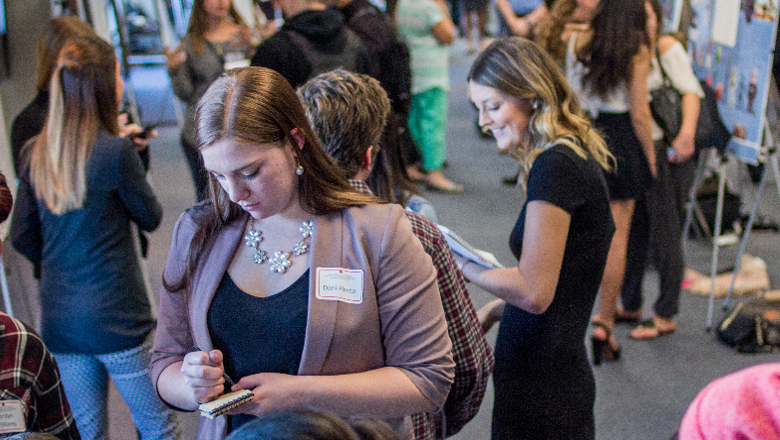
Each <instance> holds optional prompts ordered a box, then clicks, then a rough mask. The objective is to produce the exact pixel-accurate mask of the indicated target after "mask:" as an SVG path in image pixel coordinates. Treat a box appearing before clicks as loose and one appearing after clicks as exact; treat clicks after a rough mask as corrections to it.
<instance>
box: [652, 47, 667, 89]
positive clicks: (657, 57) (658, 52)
mask: <svg viewBox="0 0 780 440" xmlns="http://www.w3.org/2000/svg"><path fill="white" fill-rule="evenodd" d="M655 62H657V63H658V68H659V69H661V76H662V77H663V79H664V84H666V85H669V83H670V82H671V81H670V80H669V76H668V75H666V70H664V65H663V64H662V63H661V50H660V49H659V48H658V44H657V43H656V45H655Z"/></svg>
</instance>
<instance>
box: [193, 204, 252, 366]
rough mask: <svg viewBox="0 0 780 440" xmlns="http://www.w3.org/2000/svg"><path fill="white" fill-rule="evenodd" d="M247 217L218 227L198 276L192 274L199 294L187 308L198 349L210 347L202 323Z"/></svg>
mask: <svg viewBox="0 0 780 440" xmlns="http://www.w3.org/2000/svg"><path fill="white" fill-rule="evenodd" d="M248 219H249V216H248V215H246V216H244V217H243V218H240V219H238V220H236V221H234V222H231V223H230V224H228V225H227V226H225V228H224V229H222V232H221V233H220V234H219V236H217V238H216V240H215V241H214V246H213V247H212V248H211V251H210V252H208V253H207V257H206V260H205V261H204V262H203V266H202V269H201V270H200V272H199V276H198V277H197V278H196V285H195V286H193V291H195V292H200V293H201V295H202V296H199V297H198V298H197V299H196V300H195V301H192V308H191V310H190V322H193V323H197V324H194V325H192V329H193V339H194V342H195V344H196V345H197V346H198V348H200V349H201V350H204V351H207V352H208V351H210V350H213V349H214V346H213V345H212V343H211V337H210V336H209V331H208V325H207V324H206V319H207V315H208V311H209V306H210V305H211V300H212V299H213V298H214V294H215V293H216V291H217V287H218V286H219V283H220V282H221V281H222V277H223V276H224V275H225V272H227V269H228V266H229V265H230V261H231V259H232V258H233V252H234V251H235V250H236V247H237V246H238V242H239V241H240V240H241V239H242V235H243V232H244V228H245V226H246V222H247V221H248Z"/></svg>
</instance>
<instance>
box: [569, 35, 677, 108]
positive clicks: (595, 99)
mask: <svg viewBox="0 0 780 440" xmlns="http://www.w3.org/2000/svg"><path fill="white" fill-rule="evenodd" d="M578 34H579V32H574V33H572V36H571V38H569V45H568V48H567V50H566V80H567V81H568V82H569V86H570V87H571V89H572V90H573V91H574V93H576V94H577V95H578V96H579V98H580V104H581V105H582V107H583V109H585V110H587V111H589V112H590V114H591V116H592V117H593V119H596V118H597V117H598V115H599V113H626V112H628V110H629V109H630V106H631V103H630V101H629V95H628V84H626V82H625V81H623V82H622V83H620V84H619V85H618V86H617V87H615V88H614V89H612V91H611V92H610V93H609V94H608V95H607V96H606V97H601V96H598V95H596V94H595V93H593V91H592V90H590V87H587V88H586V87H584V86H583V84H582V77H583V76H585V74H586V73H587V71H588V69H586V68H585V66H584V65H583V64H582V62H581V61H580V60H579V59H577V54H576V53H575V51H574V48H575V47H576V41H577V35H578ZM664 68H666V65H665V64H664Z"/></svg>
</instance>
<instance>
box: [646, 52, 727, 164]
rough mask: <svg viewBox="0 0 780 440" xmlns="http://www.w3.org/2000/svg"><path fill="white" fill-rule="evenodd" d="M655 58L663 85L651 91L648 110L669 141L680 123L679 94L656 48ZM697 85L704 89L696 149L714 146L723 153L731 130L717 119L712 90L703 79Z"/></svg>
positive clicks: (715, 102) (677, 130)
mask: <svg viewBox="0 0 780 440" xmlns="http://www.w3.org/2000/svg"><path fill="white" fill-rule="evenodd" d="M656 59H657V60H658V67H659V68H660V69H661V75H662V76H663V86H661V87H660V88H658V89H656V90H653V91H651V92H650V95H651V96H652V98H653V100H652V101H651V102H650V111H651V112H652V114H653V119H654V120H655V122H656V124H658V126H659V127H661V130H662V131H663V132H664V139H665V140H666V141H667V142H669V143H670V144H671V142H672V141H673V140H674V138H676V137H677V133H679V132H680V127H681V126H682V96H681V95H680V92H679V91H677V89H675V88H674V86H673V85H672V82H671V81H670V80H669V77H668V76H667V75H666V71H665V70H664V67H663V65H662V64H661V60H660V58H659V56H658V50H657V49H656ZM700 84H701V88H702V89H703V90H704V98H702V100H701V110H700V111H699V120H698V121H697V123H696V136H695V140H694V143H695V145H696V151H699V150H702V149H704V148H711V147H714V148H717V149H718V150H719V151H721V152H722V151H724V150H725V149H726V144H728V142H729V140H730V139H731V133H729V130H728V128H726V125H725V124H724V123H723V120H722V119H721V118H720V112H719V111H718V100H717V97H716V96H715V91H714V90H713V89H712V87H710V86H708V85H707V83H706V82H704V81H700Z"/></svg>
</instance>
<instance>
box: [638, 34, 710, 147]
mask: <svg viewBox="0 0 780 440" xmlns="http://www.w3.org/2000/svg"><path fill="white" fill-rule="evenodd" d="M660 60H661V65H663V67H664V71H665V72H666V76H667V78H669V81H670V82H671V84H672V87H674V88H675V89H677V91H678V92H680V94H682V95H684V94H686V93H695V94H696V95H697V96H698V97H699V98H704V91H703V90H702V88H701V84H699V80H698V78H696V75H695V74H694V73H693V67H691V59H690V58H689V57H688V53H687V52H686V51H685V48H683V46H682V44H680V42H679V41H675V43H674V45H672V47H670V48H669V49H668V50H667V51H666V52H664V53H662V54H661V58H660ZM662 85H663V75H662V74H661V69H660V67H659V66H658V58H656V57H653V58H652V59H651V61H650V72H649V73H648V75H647V90H648V91H652V90H655V89H658V88H660V87H661V86H662ZM661 138H663V132H662V131H661V128H660V127H659V126H658V124H656V123H655V121H653V140H659V139H661Z"/></svg>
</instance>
